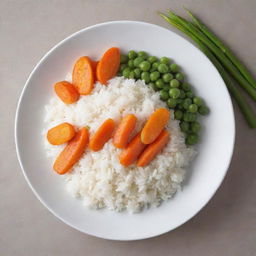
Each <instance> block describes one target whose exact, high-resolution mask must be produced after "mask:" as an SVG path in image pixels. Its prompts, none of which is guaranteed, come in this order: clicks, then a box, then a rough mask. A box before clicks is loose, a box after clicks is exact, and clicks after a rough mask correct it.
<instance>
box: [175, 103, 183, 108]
mask: <svg viewBox="0 0 256 256" xmlns="http://www.w3.org/2000/svg"><path fill="white" fill-rule="evenodd" d="M176 108H177V109H179V110H184V108H183V105H182V103H178V104H177V106H176Z"/></svg>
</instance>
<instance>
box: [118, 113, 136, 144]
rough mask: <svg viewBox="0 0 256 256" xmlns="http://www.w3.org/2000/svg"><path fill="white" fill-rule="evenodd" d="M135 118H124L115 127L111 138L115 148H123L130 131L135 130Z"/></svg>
mask: <svg viewBox="0 0 256 256" xmlns="http://www.w3.org/2000/svg"><path fill="white" fill-rule="evenodd" d="M136 121H137V118H136V116H135V115H133V114H129V115H127V116H125V117H124V118H123V119H122V120H121V122H120V124H119V125H118V127H117V130H116V131H115V133H114V136H113V144H114V146H115V147H117V148H125V147H126V145H127V143H128V140H129V137H130V135H131V133H132V131H133V130H134V128H135V125H136Z"/></svg>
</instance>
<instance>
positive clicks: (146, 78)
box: [140, 71, 150, 84]
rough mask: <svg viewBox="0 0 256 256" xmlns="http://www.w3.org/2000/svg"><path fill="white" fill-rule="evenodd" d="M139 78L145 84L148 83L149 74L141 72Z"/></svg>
mask: <svg viewBox="0 0 256 256" xmlns="http://www.w3.org/2000/svg"><path fill="white" fill-rule="evenodd" d="M140 77H141V80H144V81H145V83H146V84H147V83H149V82H150V76H149V72H146V71H144V72H142V73H141V75H140Z"/></svg>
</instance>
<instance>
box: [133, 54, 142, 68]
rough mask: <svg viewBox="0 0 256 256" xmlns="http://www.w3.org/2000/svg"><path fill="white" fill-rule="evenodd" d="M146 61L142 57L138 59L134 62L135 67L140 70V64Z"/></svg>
mask: <svg viewBox="0 0 256 256" xmlns="http://www.w3.org/2000/svg"><path fill="white" fill-rule="evenodd" d="M143 60H144V59H143V58H142V57H137V58H135V59H134V60H133V65H134V67H136V68H138V67H139V65H140V63H141V62H142V61H143Z"/></svg>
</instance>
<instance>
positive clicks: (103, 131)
mask: <svg viewBox="0 0 256 256" xmlns="http://www.w3.org/2000/svg"><path fill="white" fill-rule="evenodd" d="M114 129H115V121H114V120H113V119H111V118H109V119H107V120H106V121H105V122H104V123H103V124H102V125H101V126H100V128H99V129H98V130H97V131H96V133H95V134H94V135H93V136H92V138H91V139H90V142H89V147H90V149H91V150H93V151H99V150H101V149H102V148H103V147H104V145H105V143H106V142H107V141H108V140H109V139H110V138H111V136H112V134H113V131H114Z"/></svg>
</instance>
